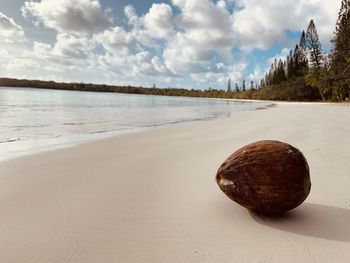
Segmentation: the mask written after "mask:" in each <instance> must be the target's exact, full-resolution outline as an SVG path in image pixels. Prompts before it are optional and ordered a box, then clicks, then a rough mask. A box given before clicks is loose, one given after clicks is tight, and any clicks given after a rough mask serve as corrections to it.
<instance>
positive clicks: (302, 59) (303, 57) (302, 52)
mask: <svg viewBox="0 0 350 263" xmlns="http://www.w3.org/2000/svg"><path fill="white" fill-rule="evenodd" d="M298 52H299V65H300V69H301V70H302V73H305V72H306V71H307V68H308V59H307V43H306V34H305V31H303V33H302V34H301V37H300V42H299V49H298Z"/></svg>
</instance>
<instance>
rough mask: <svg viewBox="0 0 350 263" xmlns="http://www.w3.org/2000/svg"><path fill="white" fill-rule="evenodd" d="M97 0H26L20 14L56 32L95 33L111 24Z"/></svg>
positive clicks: (109, 18)
mask: <svg viewBox="0 0 350 263" xmlns="http://www.w3.org/2000/svg"><path fill="white" fill-rule="evenodd" d="M107 13H108V12H107V11H105V12H103V11H102V9H101V5H100V2H99V0H41V1H39V2H35V1H26V2H25V3H24V6H23V7H22V14H23V15H24V17H26V18H28V19H29V18H33V19H34V21H35V22H36V23H37V24H43V25H44V26H46V27H48V28H52V29H55V30H57V31H58V32H74V33H96V32H99V31H103V30H104V29H106V28H108V27H110V26H111V25H112V19H111V17H109V16H108V14H107Z"/></svg>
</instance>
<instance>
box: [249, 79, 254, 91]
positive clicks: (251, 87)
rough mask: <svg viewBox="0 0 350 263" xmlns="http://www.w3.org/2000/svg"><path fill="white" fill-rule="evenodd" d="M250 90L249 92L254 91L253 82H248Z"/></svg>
mask: <svg viewBox="0 0 350 263" xmlns="http://www.w3.org/2000/svg"><path fill="white" fill-rule="evenodd" d="M250 89H251V90H254V80H252V81H251V82H250Z"/></svg>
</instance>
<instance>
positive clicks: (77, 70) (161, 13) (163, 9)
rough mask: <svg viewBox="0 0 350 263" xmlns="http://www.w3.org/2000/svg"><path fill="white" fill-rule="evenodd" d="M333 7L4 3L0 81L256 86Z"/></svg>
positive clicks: (226, 1)
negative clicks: (249, 83) (250, 83)
mask: <svg viewBox="0 0 350 263" xmlns="http://www.w3.org/2000/svg"><path fill="white" fill-rule="evenodd" d="M339 8H340V1H336V0H169V1H166V0H163V1H155V0H27V1H25V0H10V1H9V0H0V77H16V78H29V79H44V80H55V81H68V82H70V81H78V82H93V83H108V84H121V85H124V84H128V85H143V86H151V85H152V84H153V83H155V84H156V85H157V86H159V87H168V86H171V87H186V88H201V89H205V88H208V87H209V86H211V87H215V88H225V87H226V85H227V79H228V78H231V79H232V80H233V81H234V82H236V81H237V82H241V81H242V80H243V79H244V78H245V79H247V80H251V79H252V80H257V81H259V80H260V78H261V77H262V76H263V74H264V71H265V70H266V68H267V67H268V65H269V63H270V61H271V60H273V58H274V57H276V56H277V57H279V56H281V55H284V54H286V53H287V52H288V50H289V49H290V48H293V47H294V46H295V44H296V43H297V42H298V39H299V36H300V32H301V31H302V30H303V29H305V28H306V27H307V25H308V21H309V20H310V19H314V20H315V23H316V26H317V28H318V31H319V34H320V38H321V41H322V44H323V46H324V49H325V50H327V49H329V48H330V44H329V40H330V38H331V37H332V33H333V30H334V27H335V22H336V19H337V13H338V11H339Z"/></svg>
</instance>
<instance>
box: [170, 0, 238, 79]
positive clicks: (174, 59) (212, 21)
mask: <svg viewBox="0 0 350 263" xmlns="http://www.w3.org/2000/svg"><path fill="white" fill-rule="evenodd" d="M173 4H174V5H176V6H178V7H179V8H180V10H181V14H180V15H179V16H178V17H177V18H176V21H177V26H178V27H179V28H180V30H179V31H178V32H177V33H176V35H175V36H174V37H173V38H172V39H170V40H169V45H168V46H167V48H166V49H165V50H164V59H165V64H166V65H167V67H168V68H169V69H170V70H171V71H172V72H173V73H174V74H180V75H181V74H188V73H201V72H203V73H204V72H207V71H208V69H207V66H208V64H210V63H211V62H213V61H214V59H217V58H220V59H223V60H224V61H226V62H231V59H232V55H231V48H232V47H233V46H234V44H235V38H234V32H233V31H232V20H231V15H230V13H229V12H228V10H227V6H226V3H225V1H223V0H220V1H218V2H216V3H213V2H212V1H209V0H186V1H185V0H173Z"/></svg>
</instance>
